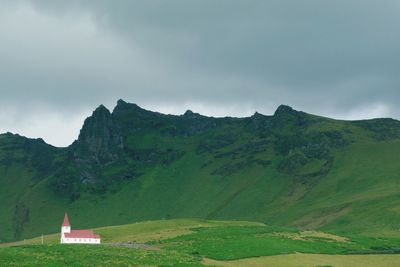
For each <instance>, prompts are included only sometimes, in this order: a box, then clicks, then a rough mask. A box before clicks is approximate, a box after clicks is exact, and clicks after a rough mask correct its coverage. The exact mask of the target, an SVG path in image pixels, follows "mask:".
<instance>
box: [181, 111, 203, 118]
mask: <svg viewBox="0 0 400 267" xmlns="http://www.w3.org/2000/svg"><path fill="white" fill-rule="evenodd" d="M183 117H184V118H185V119H197V118H201V117H203V116H202V115H200V114H199V113H195V112H193V111H191V110H190V109H188V110H186V111H185V113H183Z"/></svg>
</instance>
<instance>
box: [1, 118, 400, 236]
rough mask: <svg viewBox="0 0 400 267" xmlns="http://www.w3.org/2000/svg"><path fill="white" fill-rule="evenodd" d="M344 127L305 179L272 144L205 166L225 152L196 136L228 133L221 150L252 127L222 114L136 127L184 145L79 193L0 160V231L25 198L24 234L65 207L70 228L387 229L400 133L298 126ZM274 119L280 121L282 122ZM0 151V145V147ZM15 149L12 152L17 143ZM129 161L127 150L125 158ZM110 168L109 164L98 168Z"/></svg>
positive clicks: (43, 226)
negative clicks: (341, 141)
mask: <svg viewBox="0 0 400 267" xmlns="http://www.w3.org/2000/svg"><path fill="white" fill-rule="evenodd" d="M343 129H346V130H349V131H351V133H352V134H348V135H349V136H348V138H349V139H351V140H352V141H353V142H352V143H351V144H350V145H348V146H345V147H342V148H337V149H333V150H332V151H333V152H332V153H333V156H334V162H333V166H332V168H331V170H330V171H329V173H328V174H327V175H326V176H324V177H322V178H320V180H318V181H317V182H316V183H314V184H312V186H309V187H307V188H306V187H304V185H303V184H301V183H294V179H293V176H292V175H290V174H287V173H284V172H281V171H279V167H278V166H279V164H280V163H281V161H282V156H280V155H276V153H275V152H274V149H273V144H272V143H271V144H270V145H268V148H267V149H266V150H265V151H262V152H260V153H258V154H257V155H256V158H259V159H265V160H271V162H272V163H271V164H270V165H268V166H261V165H259V164H256V163H254V162H250V163H249V164H246V165H245V166H242V167H240V169H239V170H238V171H236V172H234V173H232V174H229V175H218V174H217V175H212V174H211V173H212V172H213V171H215V170H216V169H218V168H219V167H221V166H224V165H226V164H229V163H230V162H238V161H239V160H241V159H240V156H239V159H235V160H232V159H231V158H229V157H220V158H216V157H215V154H210V153H203V154H199V153H197V152H196V149H197V147H198V144H199V143H200V142H205V141H207V140H213V138H214V137H215V136H221V135H224V134H226V133H233V134H234V136H235V137H236V138H237V141H236V142H235V143H232V144H230V145H228V146H225V147H222V148H221V149H219V153H222V152H229V151H232V150H234V149H235V148H238V147H240V146H243V145H245V144H247V143H248V142H249V140H251V141H257V140H258V139H257V138H259V137H257V136H254V135H252V133H251V132H249V131H248V130H247V129H246V127H245V126H244V124H243V123H241V122H240V123H238V124H229V123H228V124H226V125H224V126H222V127H220V128H216V129H213V130H211V131H210V132H206V133H203V134H199V135H194V136H190V137H187V138H186V137H185V138H182V137H181V136H168V135H160V134H157V133H155V132H154V131H149V130H143V131H142V132H138V133H137V134H136V135H135V136H131V137H130V138H128V146H130V147H134V148H136V149H149V148H154V147H157V149H159V150H165V149H167V148H170V147H173V148H174V149H176V150H179V151H183V152H185V153H184V155H183V156H182V157H181V158H178V159H176V160H175V161H173V162H172V163H170V164H162V163H159V162H157V163H155V164H153V165H152V166H144V167H143V169H142V170H144V174H143V175H142V176H139V177H137V178H135V179H134V180H131V181H125V182H123V183H122V184H121V185H120V187H119V188H117V189H116V190H111V191H108V192H107V193H105V194H104V195H100V196H98V195H90V194H82V196H81V198H80V199H78V200H76V201H75V202H71V201H70V200H69V199H68V198H65V197H62V196H59V195H57V194H55V193H53V192H52V191H51V190H50V189H49V187H48V181H49V180H50V179H51V178H52V177H51V176H42V177H41V178H40V179H39V180H37V178H36V180H35V179H34V177H37V176H38V174H37V173H35V168H31V167H29V168H28V167H27V166H26V165H21V164H17V163H15V164H12V165H11V166H8V167H7V168H5V167H3V166H0V183H1V184H0V185H1V186H0V200H1V201H0V211H1V213H2V216H0V239H1V240H3V241H11V240H13V239H14V238H15V236H14V234H13V233H14V232H15V229H14V228H15V223H14V217H15V216H14V214H15V203H18V202H22V203H24V204H25V205H26V206H27V207H28V208H29V220H28V221H26V222H25V223H24V224H23V232H22V235H21V236H19V237H17V238H29V237H32V236H37V235H40V234H41V233H54V232H57V231H58V229H59V225H60V223H61V219H62V216H63V213H64V211H65V210H67V211H68V212H69V214H70V216H71V217H72V218H74V220H73V223H74V226H75V227H77V228H86V227H100V226H104V225H118V224H125V223H131V222H135V221H143V220H157V219H163V218H165V219H169V218H187V217H191V218H209V219H237V220H254V221H260V222H266V223H268V224H273V225H286V226H298V227H303V228H313V229H314V228H315V229H324V230H329V231H336V232H350V233H357V234H366V235H371V234H374V235H378V236H379V235H396V236H399V235H400V232H399V229H400V209H399V206H400V198H399V193H398V192H399V189H400V163H399V161H398V159H397V158H398V154H399V152H400V140H399V139H396V138H394V139H391V140H383V141H378V140H376V139H374V138H373V135H372V133H371V132H369V131H367V130H365V129H362V128H360V127H357V126H355V125H354V124H352V123H349V122H342V121H335V120H329V119H321V120H319V121H318V123H315V124H313V125H312V126H311V127H310V128H309V129H308V131H310V132H312V131H319V132H324V131H330V130H335V131H342V130H343ZM291 130H292V129H291V128H290V127H289V128H288V129H286V128H284V129H283V130H282V131H287V132H290V131H291ZM1 153H4V152H2V151H0V155H1ZM21 153H22V152H21ZM126 160H127V161H133V159H129V158H127V159H126ZM320 165H321V163H320V162H318V161H317V160H315V161H312V162H310V164H308V165H306V166H304V167H303V170H301V171H303V172H305V173H307V172H310V171H312V170H313V169H315V168H318V167H319V166H320ZM108 171H109V172H112V171H113V170H112V169H111V170H108Z"/></svg>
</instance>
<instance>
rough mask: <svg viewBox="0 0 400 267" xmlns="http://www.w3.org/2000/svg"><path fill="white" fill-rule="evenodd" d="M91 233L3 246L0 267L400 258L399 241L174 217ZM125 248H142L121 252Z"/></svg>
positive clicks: (263, 263) (338, 261)
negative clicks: (94, 239)
mask: <svg viewBox="0 0 400 267" xmlns="http://www.w3.org/2000/svg"><path fill="white" fill-rule="evenodd" d="M94 231H95V232H96V233H99V234H100V235H101V236H102V245H60V244H58V242H59V235H58V234H55V235H48V236H44V238H43V239H44V244H43V245H41V237H38V238H34V239H31V240H25V241H20V242H17V243H10V244H5V245H4V244H3V245H2V246H0V266H37V265H40V266H200V265H215V266H250V265H251V266H253V265H254V266H258V265H259V266H269V265H268V264H270V265H271V266H286V265H284V262H285V261H284V260H285V259H286V260H287V262H288V265H287V266H297V265H295V263H296V260H297V263H298V264H300V265H299V266H318V265H320V266H324V265H332V266H346V265H345V264H348V265H349V264H359V263H360V262H366V265H365V266H373V265H368V264H372V263H376V262H378V259H379V260H381V261H382V262H383V263H385V264H386V265H382V266H390V265H388V263H392V264H393V263H395V262H396V260H395V259H398V258H399V257H398V255H389V254H388V253H399V252H400V238H375V237H362V236H338V235H335V234H329V233H324V232H317V231H300V230H298V229H295V228H287V227H275V226H267V225H263V224H260V223H257V222H240V221H207V220H194V219H180V220H163V221H148V222H142V223H135V224H129V225H121V226H110V227H101V228H96V229H94ZM130 243H133V244H146V246H141V247H139V248H130V247H126V246H122V245H123V244H125V245H129V244H130ZM385 253H386V254H385ZM355 254H357V255H355ZM374 254H379V255H374ZM279 255H282V256H279ZM283 255H285V256H283ZM266 256H268V257H266ZM367 259H371V260H370V262H369V263H368V260H367ZM348 265H347V266H348ZM352 266H353V265H352ZM354 266H356V265H354ZM392 266H396V265H392Z"/></svg>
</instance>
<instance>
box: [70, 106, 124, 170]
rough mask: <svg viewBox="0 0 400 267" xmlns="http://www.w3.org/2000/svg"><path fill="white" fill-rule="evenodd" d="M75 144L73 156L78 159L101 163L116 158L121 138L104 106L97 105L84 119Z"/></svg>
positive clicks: (120, 145) (121, 144) (121, 145)
mask: <svg viewBox="0 0 400 267" xmlns="http://www.w3.org/2000/svg"><path fill="white" fill-rule="evenodd" d="M76 145H77V148H76V151H75V156H76V158H79V159H80V160H83V161H89V162H96V163H98V164H100V165H103V164H107V163H110V162H113V161H115V160H117V159H118V151H119V150H120V149H122V148H123V143H122V138H121V136H120V135H119V133H118V132H117V131H116V130H115V127H114V123H113V120H112V116H111V113H110V111H109V110H108V109H107V108H106V107H105V106H103V105H101V106H99V107H98V108H97V109H96V110H95V111H94V112H93V114H92V116H90V117H89V118H87V119H86V120H85V123H84V125H83V127H82V130H81V132H80V134H79V138H78V140H77V142H76Z"/></svg>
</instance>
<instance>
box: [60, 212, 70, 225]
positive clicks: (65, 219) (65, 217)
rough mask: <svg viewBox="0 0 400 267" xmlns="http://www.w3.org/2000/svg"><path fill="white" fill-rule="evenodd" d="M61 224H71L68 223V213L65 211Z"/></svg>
mask: <svg viewBox="0 0 400 267" xmlns="http://www.w3.org/2000/svg"><path fill="white" fill-rule="evenodd" d="M62 226H71V225H70V224H69V220H68V214H67V213H65V215H64V222H63V224H62Z"/></svg>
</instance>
